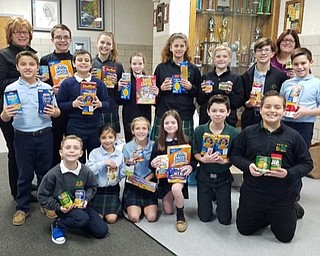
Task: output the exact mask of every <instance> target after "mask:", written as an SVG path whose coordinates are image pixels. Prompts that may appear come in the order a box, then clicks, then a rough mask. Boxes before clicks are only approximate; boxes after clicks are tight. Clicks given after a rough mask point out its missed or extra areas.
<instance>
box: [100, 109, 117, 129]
mask: <svg viewBox="0 0 320 256" xmlns="http://www.w3.org/2000/svg"><path fill="white" fill-rule="evenodd" d="M102 123H103V125H106V124H109V125H111V126H112V127H113V128H114V130H115V131H116V133H120V121H119V113H102Z"/></svg>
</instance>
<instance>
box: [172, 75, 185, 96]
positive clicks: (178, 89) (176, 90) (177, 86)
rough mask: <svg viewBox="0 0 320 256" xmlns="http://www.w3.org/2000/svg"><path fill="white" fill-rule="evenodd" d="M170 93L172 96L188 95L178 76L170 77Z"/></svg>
mask: <svg viewBox="0 0 320 256" xmlns="http://www.w3.org/2000/svg"><path fill="white" fill-rule="evenodd" d="M172 93H173V94H182V93H188V91H187V90H186V89H185V88H184V87H183V86H182V85H181V78H180V75H178V74H174V75H172Z"/></svg>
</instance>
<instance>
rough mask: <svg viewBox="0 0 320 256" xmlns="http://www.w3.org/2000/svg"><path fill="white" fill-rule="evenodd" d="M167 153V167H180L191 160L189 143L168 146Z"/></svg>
mask: <svg viewBox="0 0 320 256" xmlns="http://www.w3.org/2000/svg"><path fill="white" fill-rule="evenodd" d="M167 155H168V166H169V167H173V168H179V167H182V166H184V165H187V164H189V163H190V161H191V146H190V145H189V144H183V145H176V146H168V147H167Z"/></svg>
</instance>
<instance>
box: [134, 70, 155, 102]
mask: <svg viewBox="0 0 320 256" xmlns="http://www.w3.org/2000/svg"><path fill="white" fill-rule="evenodd" d="M152 85H156V76H155V75H150V76H149V75H139V76H138V77H137V80H136V103H137V104H156V95H155V94H153V93H151V92H150V87H151V86H152Z"/></svg>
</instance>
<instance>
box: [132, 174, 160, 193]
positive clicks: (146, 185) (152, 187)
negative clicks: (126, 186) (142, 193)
mask: <svg viewBox="0 0 320 256" xmlns="http://www.w3.org/2000/svg"><path fill="white" fill-rule="evenodd" d="M126 182H127V183H130V184H132V185H134V186H137V187H139V188H141V189H145V190H148V191H151V192H155V191H156V189H157V183H155V182H152V181H149V180H146V179H144V178H141V177H139V176H136V175H131V176H128V177H127V178H126Z"/></svg>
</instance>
